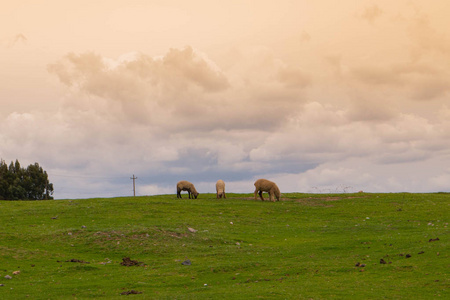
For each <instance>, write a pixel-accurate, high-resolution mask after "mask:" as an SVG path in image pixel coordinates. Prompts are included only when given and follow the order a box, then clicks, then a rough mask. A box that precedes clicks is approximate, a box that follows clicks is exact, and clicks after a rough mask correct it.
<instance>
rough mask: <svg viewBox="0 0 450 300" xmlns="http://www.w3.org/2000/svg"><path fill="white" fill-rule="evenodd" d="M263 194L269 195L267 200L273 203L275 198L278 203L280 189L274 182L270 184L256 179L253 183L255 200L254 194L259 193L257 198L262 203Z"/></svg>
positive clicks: (267, 181)
mask: <svg viewBox="0 0 450 300" xmlns="http://www.w3.org/2000/svg"><path fill="white" fill-rule="evenodd" d="M263 192H267V193H269V200H270V201H273V202H275V199H274V197H276V198H277V201H280V196H281V193H280V189H279V188H278V186H277V185H276V184H275V182H272V181H270V180H267V179H258V180H256V181H255V200H256V199H257V197H256V194H257V193H259V197H260V198H261V200H262V201H264V198H263V195H262V193H263Z"/></svg>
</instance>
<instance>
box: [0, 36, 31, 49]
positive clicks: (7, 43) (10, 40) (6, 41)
mask: <svg viewBox="0 0 450 300" xmlns="http://www.w3.org/2000/svg"><path fill="white" fill-rule="evenodd" d="M26 42H27V38H26V37H25V36H24V35H23V34H22V33H19V34H16V35H15V36H11V37H7V38H2V39H0V43H1V45H2V46H4V47H5V48H13V47H14V46H15V45H16V44H17V43H26Z"/></svg>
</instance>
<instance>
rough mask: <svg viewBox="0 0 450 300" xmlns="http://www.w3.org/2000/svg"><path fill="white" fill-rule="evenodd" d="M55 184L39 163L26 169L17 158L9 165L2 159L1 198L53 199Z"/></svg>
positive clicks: (0, 170) (0, 174) (0, 172)
mask: <svg viewBox="0 0 450 300" xmlns="http://www.w3.org/2000/svg"><path fill="white" fill-rule="evenodd" d="M51 195H53V184H52V183H50V182H48V176H47V172H45V171H44V170H43V169H42V167H40V166H39V164H38V163H35V164H32V165H29V166H28V167H27V168H26V169H24V168H21V167H20V163H19V161H18V160H16V162H15V163H13V162H11V164H10V165H9V167H8V166H7V165H6V163H5V161H4V160H0V200H51V199H53V197H52V196H51Z"/></svg>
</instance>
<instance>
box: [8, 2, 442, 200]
mask: <svg viewBox="0 0 450 300" xmlns="http://www.w3.org/2000/svg"><path fill="white" fill-rule="evenodd" d="M449 16H450V4H449V3H448V1H447V0H433V1H429V0H398V1H391V0H377V1H375V0H358V1H356V0H342V1H325V0H316V1H303V0H297V1H290V0H279V1H265V0H258V1H250V0H227V1H210V0H190V1H184V0H164V1H162V0H161V1H159V0H148V1H135V0H107V1H103V0H98V1H86V0H77V1H71V0H68V1H59V0H42V1H38V2H37V1H24V0H17V1H7V3H2V4H1V9H0V104H1V110H0V158H1V159H3V160H4V161H5V162H6V163H7V164H9V163H10V162H11V161H15V160H16V159H18V160H19V162H20V163H21V165H22V166H23V167H26V166H27V165H29V164H32V163H35V162H38V163H39V164H40V165H41V166H42V167H43V169H44V170H46V171H47V173H48V175H49V180H50V182H52V183H53V185H54V189H55V192H54V197H55V199H68V198H93V197H116V196H130V195H133V185H132V180H131V177H132V176H133V175H134V176H136V177H137V180H136V195H139V196H142V195H157V194H175V193H176V183H177V182H178V181H179V180H188V181H191V182H193V183H194V184H195V186H196V188H197V190H198V191H199V192H200V195H201V194H202V193H213V192H215V182H216V181H217V180H218V179H223V180H224V181H225V182H226V191H227V192H229V193H232V192H239V193H253V191H254V186H253V183H254V181H255V180H256V179H258V178H266V179H269V180H272V181H274V182H276V183H277V185H278V186H279V188H280V190H281V192H282V193H283V192H284V193H287V192H300V193H329V192H339V193H340V192H358V191H364V192H439V191H447V192H449V191H450V18H449ZM200 197H201V196H200Z"/></svg>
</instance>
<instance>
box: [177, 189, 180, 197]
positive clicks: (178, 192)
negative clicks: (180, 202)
mask: <svg viewBox="0 0 450 300" xmlns="http://www.w3.org/2000/svg"><path fill="white" fill-rule="evenodd" d="M177 198H181V190H179V189H177Z"/></svg>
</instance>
